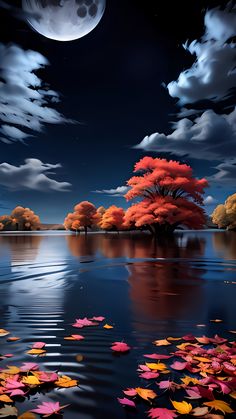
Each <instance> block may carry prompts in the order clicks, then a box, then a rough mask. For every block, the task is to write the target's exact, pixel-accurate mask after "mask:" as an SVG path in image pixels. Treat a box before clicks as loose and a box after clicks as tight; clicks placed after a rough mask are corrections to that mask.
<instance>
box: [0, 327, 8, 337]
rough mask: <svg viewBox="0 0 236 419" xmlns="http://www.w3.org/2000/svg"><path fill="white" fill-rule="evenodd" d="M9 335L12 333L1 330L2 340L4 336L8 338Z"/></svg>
mask: <svg viewBox="0 0 236 419" xmlns="http://www.w3.org/2000/svg"><path fill="white" fill-rule="evenodd" d="M7 335H10V332H8V331H7V330H5V329H0V338H2V337H4V336H7Z"/></svg>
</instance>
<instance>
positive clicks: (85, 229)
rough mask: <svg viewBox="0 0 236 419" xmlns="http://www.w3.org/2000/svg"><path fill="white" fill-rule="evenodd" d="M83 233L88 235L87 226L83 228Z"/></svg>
mask: <svg viewBox="0 0 236 419" xmlns="http://www.w3.org/2000/svg"><path fill="white" fill-rule="evenodd" d="M84 232H85V234H87V233H88V227H87V226H84Z"/></svg>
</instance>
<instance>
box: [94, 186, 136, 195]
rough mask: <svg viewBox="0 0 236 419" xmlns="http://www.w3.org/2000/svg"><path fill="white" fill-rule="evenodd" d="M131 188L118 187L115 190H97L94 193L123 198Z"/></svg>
mask: <svg viewBox="0 0 236 419" xmlns="http://www.w3.org/2000/svg"><path fill="white" fill-rule="evenodd" d="M129 189H130V188H129V187H128V186H118V187H117V188H115V189H102V190H100V191H99V190H96V191H92V192H93V193H100V194H104V195H110V196H117V197H119V196H121V197H123V196H124V195H125V194H126V193H127V192H128V190H129Z"/></svg>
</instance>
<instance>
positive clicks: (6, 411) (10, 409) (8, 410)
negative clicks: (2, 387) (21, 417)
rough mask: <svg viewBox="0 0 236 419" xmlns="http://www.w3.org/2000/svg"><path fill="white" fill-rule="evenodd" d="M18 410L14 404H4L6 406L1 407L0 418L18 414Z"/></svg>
mask: <svg viewBox="0 0 236 419" xmlns="http://www.w3.org/2000/svg"><path fill="white" fill-rule="evenodd" d="M17 414H18V410H17V409H16V407H14V406H8V405H7V404H4V407H2V409H0V418H7V417H8V416H17Z"/></svg>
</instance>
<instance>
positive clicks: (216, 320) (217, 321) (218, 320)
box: [210, 319, 223, 323]
mask: <svg viewBox="0 0 236 419" xmlns="http://www.w3.org/2000/svg"><path fill="white" fill-rule="evenodd" d="M210 322H213V323H221V322H223V320H221V319H213V320H210Z"/></svg>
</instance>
